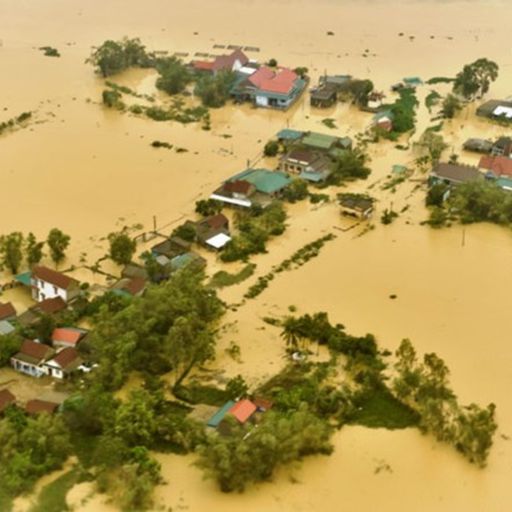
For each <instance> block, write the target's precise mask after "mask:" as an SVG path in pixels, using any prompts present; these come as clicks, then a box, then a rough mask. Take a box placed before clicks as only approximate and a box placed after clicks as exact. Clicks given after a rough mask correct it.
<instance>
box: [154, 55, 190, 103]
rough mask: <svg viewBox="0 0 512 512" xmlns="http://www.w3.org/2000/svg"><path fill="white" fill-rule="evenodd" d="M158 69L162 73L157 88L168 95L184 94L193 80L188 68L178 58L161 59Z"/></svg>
mask: <svg viewBox="0 0 512 512" xmlns="http://www.w3.org/2000/svg"><path fill="white" fill-rule="evenodd" d="M156 68H157V70H158V73H160V77H159V78H158V79H157V81H156V86H157V87H158V89H161V90H162V91H165V92H166V93H167V94H177V93H180V92H182V91H183V90H184V89H185V88H186V86H187V85H188V84H189V83H190V82H191V80H192V76H191V75H190V72H189V70H188V68H187V66H185V65H184V64H183V63H182V62H181V60H180V59H178V58H176V57H168V58H166V59H159V60H158V62H157V65H156Z"/></svg>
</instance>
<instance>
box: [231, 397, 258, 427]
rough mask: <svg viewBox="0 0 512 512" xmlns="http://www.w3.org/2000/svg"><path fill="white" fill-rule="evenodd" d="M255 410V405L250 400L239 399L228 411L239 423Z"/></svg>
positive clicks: (243, 421)
mask: <svg viewBox="0 0 512 512" xmlns="http://www.w3.org/2000/svg"><path fill="white" fill-rule="evenodd" d="M255 412H256V406H255V405H254V404H253V403H252V402H251V401H250V400H247V399H245V400H240V401H239V402H237V403H236V404H235V405H233V407H231V409H229V413H230V414H231V415H233V416H234V417H235V418H236V419H237V420H238V421H239V422H240V423H245V422H246V421H247V420H248V419H249V418H250V417H251V416H252V415H253V414H254V413H255Z"/></svg>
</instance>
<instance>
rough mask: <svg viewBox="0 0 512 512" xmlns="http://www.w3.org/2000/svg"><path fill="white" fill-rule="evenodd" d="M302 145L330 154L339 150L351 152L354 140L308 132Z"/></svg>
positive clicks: (302, 140)
mask: <svg viewBox="0 0 512 512" xmlns="http://www.w3.org/2000/svg"><path fill="white" fill-rule="evenodd" d="M300 144H301V145H302V146H306V147H307V148H309V149H313V150H316V151H322V152H324V153H329V152H332V151H335V150H337V149H341V150H344V151H346V150H350V149H351V148H352V139H350V137H336V136H334V135H327V134H325V133H318V132H308V133H306V134H305V135H304V137H302V139H301V141H300Z"/></svg>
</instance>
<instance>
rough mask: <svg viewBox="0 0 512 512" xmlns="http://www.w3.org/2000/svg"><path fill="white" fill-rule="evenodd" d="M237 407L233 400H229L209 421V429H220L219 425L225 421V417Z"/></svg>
mask: <svg viewBox="0 0 512 512" xmlns="http://www.w3.org/2000/svg"><path fill="white" fill-rule="evenodd" d="M234 405H235V402H233V400H229V401H228V402H226V403H225V404H224V405H223V406H222V407H221V408H220V409H219V410H218V411H217V412H216V413H215V414H214V415H213V416H212V417H211V418H210V419H209V420H208V423H207V425H208V426H209V427H214V428H216V427H218V426H219V423H220V422H221V421H222V420H223V419H224V416H226V414H227V413H228V412H229V410H230V409H231V408H232V407H233V406H234Z"/></svg>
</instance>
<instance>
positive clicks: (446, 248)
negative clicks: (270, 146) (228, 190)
mask: <svg viewBox="0 0 512 512" xmlns="http://www.w3.org/2000/svg"><path fill="white" fill-rule="evenodd" d="M511 16H512V4H510V2H505V1H504V2H499V1H487V0H486V1H484V0H482V1H479V0H473V1H467V2H464V1H450V2H441V1H428V0H425V1H422V2H420V1H413V0H411V1H407V0H403V1H399V0H393V1H390V2H387V1H386V2H385V1H382V0H380V1H379V0H376V1H373V2H355V1H333V0H318V1H315V2H313V1H311V0H309V1H306V0H295V1H292V0H279V1H270V0H259V1H258V2H256V1H252V0H244V1H235V0H210V1H209V2H204V1H201V0H188V1H186V2H185V1H184V0H178V1H177V0H173V1H171V2H169V1H163V0H148V1H146V2H143V3H141V2H135V1H133V0H124V1H121V0H110V1H109V2H108V3H107V2H99V1H98V0H88V1H85V0H67V1H63V0H44V1H41V0H40V1H35V0H25V1H20V0H0V69H1V70H2V74H1V79H0V122H1V121H3V120H7V119H9V118H11V117H14V116H16V115H18V114H20V113H21V112H23V111H26V110H33V111H35V122H31V123H30V124H29V126H28V127H27V128H25V129H22V130H19V131H16V132H13V133H6V134H4V135H2V136H1V137H0V190H1V192H2V194H1V202H0V213H1V215H0V233H4V232H10V231H13V230H21V231H24V232H28V231H33V232H34V233H36V235H38V236H44V235H45V234H46V233H47V232H48V230H49V229H50V228H52V227H54V226H57V227H60V228H61V229H63V230H64V231H66V232H68V233H69V234H70V235H71V236H72V246H71V249H70V254H69V261H68V262H67V263H69V264H73V263H74V264H78V262H79V257H80V255H81V254H82V253H86V256H85V257H86V260H87V261H88V262H89V263H92V262H94V261H95V259H96V258H97V257H99V256H101V255H102V254H104V253H105V252H106V244H105V236H106V235H107V234H108V233H110V232H111V231H114V230H117V229H120V228H121V227H123V226H125V225H126V226H134V225H137V224H143V225H144V226H145V228H149V227H150V226H151V224H152V222H153V220H152V218H153V216H156V217H157V225H158V226H159V227H160V228H161V229H162V230H163V231H164V232H165V231H166V230H169V229H170V228H169V227H168V226H169V225H170V224H171V223H172V222H173V221H176V220H177V219H180V218H182V217H183V216H187V215H191V214H192V212H193V203H194V202H195V200H196V199H198V198H200V197H205V196H206V195H207V194H208V193H209V192H210V191H211V190H212V189H213V188H214V187H215V186H216V185H217V184H218V183H219V181H220V180H221V179H223V178H224V177H226V176H228V175H229V174H231V173H234V172H236V171H238V170H240V169H242V168H243V167H244V166H245V165H246V162H247V160H251V161H253V160H254V159H255V157H257V155H258V154H259V153H260V152H261V148H262V145H263V143H264V142H265V141H266V140H267V139H268V138H269V137H270V136H272V135H273V134H274V133H275V132H276V131H277V130H279V129H281V128H283V127H286V126H290V127H295V128H304V129H316V130H319V131H328V128H326V127H324V126H323V125H322V123H321V121H322V119H324V118H327V117H330V118H334V119H335V121H336V124H337V126H338V129H337V130H333V131H332V133H338V134H349V135H355V134H356V133H357V132H359V131H361V130H363V129H364V128H365V127H366V126H368V124H369V123H370V121H371V116H370V115H368V114H363V113H360V112H356V111H354V110H353V109H351V108H349V107H347V106H345V105H339V106H337V107H336V108H333V109H330V110H327V111H319V110H311V109H310V108H309V106H308V104H307V102H301V103H298V104H297V105H296V106H294V107H293V108H292V109H291V110H290V111H288V112H286V113H281V112H270V111H265V110H255V109H252V108H251V107H250V106H247V105H245V106H242V107H241V106H229V107H226V108H223V109H221V110H218V111H214V112H212V130H211V131H210V132H207V131H203V130H201V127H200V126H197V125H189V126H182V125H180V124H176V123H156V122H154V121H150V120H143V119H139V118H136V117H134V116H131V115H127V114H119V113H117V112H111V111H106V110H105V109H103V108H102V106H101V105H100V97H101V91H102V89H103V86H102V80H101V79H99V78H98V77H97V76H95V75H94V73H93V70H92V68H91V67H90V66H89V65H87V64H85V63H84V61H85V59H86V57H87V56H88V54H89V52H90V48H91V46H93V45H97V44H100V43H101V42H103V41H104V40H105V39H107V38H112V39H117V38H120V37H122V36H124V35H127V36H131V37H133V36H139V37H140V38H141V39H142V41H143V42H145V43H146V44H147V46H148V47H149V48H150V49H152V50H169V51H170V52H171V53H173V52H175V51H176V52H189V53H190V56H192V55H193V54H194V53H195V52H197V51H203V52H208V53H217V52H221V51H222V50H215V49H214V48H213V45H214V44H224V45H228V44H241V45H247V46H256V47H259V48H261V51H260V52H259V53H253V54H251V56H252V57H254V58H257V59H259V60H266V59H268V58H271V57H275V58H277V59H278V61H279V62H280V63H282V64H285V65H290V66H292V67H294V66H298V65H306V66H308V67H309V68H310V72H311V74H312V78H313V81H315V80H316V78H317V77H318V75H319V74H321V73H323V72H324V71H327V72H330V73H340V74H343V73H350V74H352V75H354V76H359V77H370V78H371V79H372V80H373V81H374V82H375V84H376V88H377V89H380V90H384V91H388V90H389V86H390V85H391V84H392V83H394V82H396V81H398V80H400V79H402V78H403V77H404V76H415V75H418V76H420V77H421V78H423V79H428V78H430V77H432V76H453V75H454V74H455V73H456V72H457V71H458V70H459V69H461V67H462V66H463V65H464V64H465V63H467V62H470V61H472V60H474V59H476V58H479V57H488V58H491V59H493V60H496V61H497V62H498V64H499V65H500V68H501V74H500V78H499V79H498V81H497V82H496V83H495V84H494V85H493V87H492V96H496V97H505V96H510V95H511V94H512V87H511V84H512V54H511V45H510V30H509V25H510V24H509V20H510V19H512V18H511ZM328 31H332V32H333V33H334V35H332V36H328V35H327V32H328ZM400 33H403V36H400V35H399V34H400ZM45 45H50V46H54V47H56V48H58V49H59V50H60V52H61V54H62V57H61V58H60V59H52V58H47V57H44V56H43V55H42V54H41V52H39V51H38V50H37V48H38V47H40V46H45ZM365 50H368V52H366V54H367V55H368V56H367V57H363V53H365ZM114 80H115V81H117V82H119V83H122V84H124V85H128V86H130V87H131V88H133V89H136V90H137V91H138V92H140V93H153V92H154V86H153V83H154V75H153V74H152V72H150V71H141V70H133V71H130V72H127V73H125V74H124V75H122V76H120V77H119V78H117V77H116V78H114ZM439 90H441V91H442V87H440V88H439ZM428 91H429V88H428V86H425V87H424V88H422V89H420V91H419V94H418V96H419V97H420V99H421V100H423V99H424V97H425V96H426V94H427V93H428ZM422 103H423V101H422ZM418 117H419V119H418V126H419V127H420V128H421V130H422V129H424V128H426V127H427V126H428V125H429V124H433V123H434V122H433V121H431V117H432V116H431V115H429V113H428V112H427V110H426V108H425V107H424V105H423V104H422V106H421V107H420V111H419V115H418ZM421 130H419V131H418V133H417V134H416V135H415V136H413V139H412V140H415V139H417V138H418V137H419V135H420V133H421ZM504 133H505V130H504V129H503V128H501V127H495V126H491V125H489V124H488V123H486V122H483V121H481V120H476V119H474V117H473V116H472V110H471V109H469V110H468V111H465V112H463V113H462V114H461V115H460V116H459V117H458V118H457V119H455V120H454V121H452V122H450V123H446V124H445V127H444V130H443V135H444V137H445V139H446V140H447V142H448V144H449V145H450V148H453V150H454V151H455V152H457V153H459V154H460V158H461V160H462V161H465V162H467V163H474V162H475V160H476V158H477V157H476V156H473V155H470V154H461V150H460V145H461V141H463V140H464V139H465V138H466V137H469V136H485V137H495V136H497V135H501V134H504ZM226 135H230V136H231V137H226ZM153 140H161V141H167V142H169V143H171V144H173V145H175V146H176V147H183V148H186V149H188V152H185V153H176V152H174V151H168V150H165V149H160V150H155V149H153V148H151V147H150V143H151V141H153ZM370 151H371V155H372V163H371V167H372V171H373V172H372V176H371V177H370V178H369V179H368V180H367V181H366V182H359V183H355V184H353V185H351V186H350V190H354V191H362V190H365V189H367V188H368V187H369V186H371V189H370V190H369V192H370V193H371V194H372V195H374V196H375V197H376V198H377V199H378V200H379V202H378V206H377V208H378V211H377V215H376V217H375V218H374V220H373V223H374V224H375V229H374V230H371V231H368V232H366V233H364V234H363V232H364V226H357V227H356V228H354V229H351V230H349V231H341V230H340V229H339V228H345V227H348V226H349V225H350V221H347V220H342V219H340V218H339V216H338V211H337V209H336V207H335V206H334V205H333V204H327V205H321V206H313V205H309V204H298V205H293V206H291V207H290V208H289V213H290V221H289V229H288V230H287V231H286V233H285V234H284V235H283V236H282V237H280V238H279V239H277V240H276V241H275V242H272V243H271V244H270V245H269V250H270V252H269V254H266V255H258V256H257V257H255V258H254V261H255V263H257V265H258V266H257V273H256V275H255V276H253V277H252V278H251V279H250V280H248V281H247V282H244V283H242V284H240V285H237V286H234V287H232V288H228V289H226V290H223V291H222V292H221V295H222V298H223V299H224V300H226V301H227V302H228V303H230V304H237V303H240V302H241V300H242V296H243V294H244V292H245V291H246V290H247V287H248V286H249V285H250V284H252V283H253V282H254V281H255V279H256V278H257V276H258V275H262V274H264V273H266V272H268V271H269V270H270V268H271V267H272V265H275V264H277V263H279V262H281V261H282V260H283V259H285V258H287V257H289V256H290V255H291V254H292V253H293V252H294V251H295V250H297V249H299V248H300V247H302V246H303V245H304V244H306V243H308V242H310V241H313V240H315V239H317V238H319V237H320V236H322V235H324V234H326V233H328V232H333V233H335V234H336V235H337V238H336V240H334V241H331V242H328V243H327V244H326V246H325V247H324V248H323V249H322V251H321V254H320V256H319V257H318V258H316V259H314V260H311V261H310V262H308V263H307V264H306V265H304V266H303V267H301V268H300V269H298V270H294V271H291V272H284V273H281V274H279V275H278V276H277V277H276V278H275V279H274V280H273V281H272V282H271V283H270V285H269V288H268V289H267V290H265V291H264V292H263V293H262V294H261V295H260V296H259V297H257V298H256V299H254V300H251V301H248V302H247V303H245V304H243V305H241V306H239V307H238V308H237V311H229V312H228V313H227V315H226V318H225V322H226V327H225V329H224V330H223V332H222V337H221V340H220V342H219V351H218V352H219V353H218V358H217V360H216V362H215V363H214V364H213V366H214V368H217V369H222V370H224V372H225V373H224V377H225V378H229V377H230V376H233V375H236V374H238V373H242V374H243V375H244V376H246V377H247V379H248V381H249V382H250V383H251V384H253V385H254V384H256V383H258V382H261V381H263V380H265V378H267V377H268V376H269V375H271V374H273V373H275V372H276V371H278V370H279V368H281V367H282V366H283V365H284V364H285V360H284V359H283V351H282V342H281V340H280V339H279V332H278V330H276V329H275V328H273V327H271V326H269V325H267V324H265V323H264V322H263V321H262V318H263V317H265V316H272V315H283V314H287V312H288V306H290V305H294V306H296V307H297V310H298V312H299V313H303V312H314V311H319V310H323V311H327V312H328V313H329V315H330V317H331V319H332V320H333V321H335V322H341V323H344V324H345V325H346V327H347V330H348V331H349V332H353V333H356V334H363V333H365V332H372V333H374V334H375V335H376V336H377V337H378V339H379V341H380V343H381V345H382V346H383V347H386V348H389V349H390V350H394V349H395V348H396V347H397V346H398V344H399V342H400V340H401V339H402V338H404V337H409V338H411V339H412V340H413V342H414V344H415V346H416V347H417V349H418V351H419V352H420V353H423V352H428V351H435V352H436V353H438V354H439V355H440V356H441V357H443V358H444V359H445V360H446V362H447V363H448V365H449V367H450V368H451V371H452V384H453V387H454V389H455V391H456V393H457V394H458V396H459V398H460V400H461V401H462V402H464V403H466V402H471V401H475V402H477V403H480V404H487V403H488V402H491V401H493V402H495V403H496V404H497V406H498V423H499V430H498V433H497V435H496V442H495V446H494V448H493V451H492V454H491V457H490V460H489V466H488V467H487V468H486V469H485V470H483V471H482V470H477V469H476V468H474V467H472V466H471V465H469V464H468V463H467V462H466V461H465V460H463V459H462V458H461V457H460V456H459V455H458V454H456V453H455V452H454V451H453V450H451V449H449V448H448V447H445V446H441V445H439V444H437V443H435V442H434V441H433V440H432V439H431V438H430V437H428V436H426V437H425V436H421V435H420V434H419V433H418V432H416V431H414V430H410V431H409V430H408V431H399V432H388V431H383V430H367V429H364V428H355V427H351V428H345V429H343V430H342V431H340V432H339V433H337V434H336V435H335V436H334V443H335V447H336V451H335V453H334V454H333V455H332V456H331V457H329V458H325V457H318V458H316V457H315V458H312V459H308V460H306V461H305V462H304V463H303V464H302V465H301V466H298V467H297V468H294V469H293V470H292V471H291V473H290V471H288V470H286V471H283V472H281V473H279V474H278V475H277V477H276V479H275V481H274V482H272V483H268V484H262V485H260V486H257V487H255V488H252V489H251V490H249V491H248V492H247V493H246V494H244V495H233V496H231V495H223V494H221V493H220V492H218V491H217V490H216V489H215V486H214V484H213V483H212V482H204V481H203V480H202V475H201V473H200V472H199V471H198V470H197V469H196V468H194V467H193V466H192V465H191V464H192V462H193V458H192V457H177V456H173V455H159V456H158V457H159V460H160V461H161V462H162V465H163V472H164V477H165V480H166V481H167V482H168V483H167V485H165V486H161V487H159V488H158V489H157V492H156V498H157V500H156V501H157V505H158V506H161V505H165V506H166V507H172V508H173V510H189V511H192V512H202V511H203V510H205V509H207V508H208V509H209V510H213V511H220V510H222V511H227V512H229V511H231V510H233V511H234V510H240V509H241V508H242V507H243V508H244V510H247V511H250V512H252V511H258V512H259V511H261V510H265V511H269V512H277V511H293V510H296V511H317V510H318V511H327V512H330V511H333V512H334V511H337V510H340V509H341V508H343V507H344V508H346V509H350V510H361V511H371V510H375V509H376V508H377V507H379V508H380V509H381V510H384V511H385V510H393V511H402V510H403V511H405V510H414V511H432V510H436V511H441V512H444V511H453V510H465V511H467V512H480V511H482V510H485V511H487V510H488V511H501V510H508V509H509V508H510V507H509V504H510V503H511V502H512V491H511V490H510V484H509V482H510V480H511V478H512V463H511V461H512V448H511V443H510V441H508V440H507V438H508V437H509V436H512V406H511V404H510V400H509V397H508V390H509V389H510V387H511V385H512V377H511V372H510V367H511V362H512V361H511V359H512V357H511V355H512V351H511V350H510V348H509V341H510V327H509V317H510V315H509V308H508V300H509V296H510V294H509V290H511V289H512V276H511V274H510V272H508V267H509V262H510V259H511V255H512V254H511V253H512V235H511V233H510V232H509V231H508V230H506V229H503V228H498V227H495V226H488V225H478V226H472V227H467V228H466V229H462V228H461V227H453V228H452V229H447V230H442V231H434V230H431V229H428V228H426V227H423V226H421V225H420V222H421V221H422V220H424V219H425V218H426V211H425V209H424V207H423V206H422V203H423V197H424V191H423V190H422V189H421V188H420V189H417V188H416V187H417V186H418V185H419V184H420V181H421V179H423V176H422V175H421V174H419V173H418V171H416V172H415V174H414V176H413V179H414V180H419V181H411V182H407V183H403V184H401V185H399V186H398V187H397V189H396V192H394V193H393V192H391V191H390V190H382V185H383V184H384V183H385V182H386V180H387V179H388V178H387V176H388V175H389V173H390V170H391V166H392V165H393V164H395V163H402V164H408V163H410V162H411V161H412V159H413V158H414V155H413V153H412V152H404V151H399V150H397V149H395V148H394V145H393V144H391V143H380V144H378V145H375V146H372V147H371V149H370ZM263 163H264V164H266V165H273V164H275V162H272V161H268V162H263ZM391 205H392V206H393V208H394V209H395V210H396V211H401V210H402V209H403V208H405V207H407V209H406V210H405V211H404V212H403V213H401V214H400V217H399V218H398V219H397V220H396V221H395V222H394V223H393V224H392V225H390V226H382V225H381V224H380V222H379V216H380V211H382V209H384V208H387V207H389V206H391ZM358 235H362V236H358ZM209 259H210V260H211V259H212V257H211V256H210V258H209ZM212 263H213V264H212V265H211V268H212V271H214V270H217V269H218V268H221V267H222V266H221V265H220V264H219V263H218V262H212ZM222 268H227V269H228V270H236V269H237V268H239V266H238V265H229V266H225V267H222ZM83 276H84V277H83V278H84V279H87V280H89V281H95V280H96V279H97V276H92V275H91V274H90V273H87V274H83ZM391 294H395V295H396V296H397V298H396V300H391V299H390V298H389V296H390V295H391ZM6 297H7V298H13V300H14V301H15V302H16V304H17V305H22V304H23V303H24V301H25V298H24V297H23V293H22V292H21V291H20V290H16V291H13V292H9V293H8V294H6ZM6 297H2V300H5V298H6ZM231 341H236V342H237V343H238V344H239V345H240V347H241V353H242V362H241V363H238V362H235V361H233V360H231V359H230V358H229V356H228V355H227V354H226V353H225V352H224V349H225V348H227V347H228V346H229V343H230V342H231ZM379 469H380V470H379ZM89 493H90V489H89V488H88V487H87V486H81V487H80V486H79V487H77V488H76V489H74V490H73V491H72V492H71V494H72V496H70V501H71V502H73V505H74V509H75V510H81V511H84V512H92V511H96V510H100V508H101V507H104V509H105V510H111V506H109V505H102V504H101V502H102V500H101V498H99V497H92V498H89V497H88V495H89Z"/></svg>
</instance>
